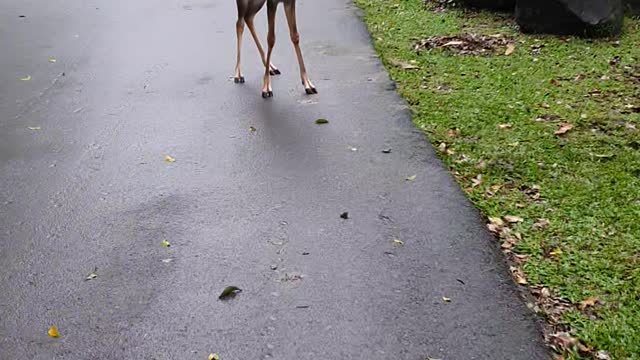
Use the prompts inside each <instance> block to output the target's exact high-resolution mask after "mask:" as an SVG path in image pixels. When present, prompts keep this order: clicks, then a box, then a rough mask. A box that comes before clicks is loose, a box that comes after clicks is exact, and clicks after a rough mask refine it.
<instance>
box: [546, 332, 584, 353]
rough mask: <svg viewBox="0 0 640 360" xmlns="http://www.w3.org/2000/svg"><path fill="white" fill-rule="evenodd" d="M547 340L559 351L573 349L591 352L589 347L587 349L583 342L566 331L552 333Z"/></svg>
mask: <svg viewBox="0 0 640 360" xmlns="http://www.w3.org/2000/svg"><path fill="white" fill-rule="evenodd" d="M549 340H550V342H551V345H552V346H553V347H554V348H556V350H558V351H559V352H564V351H571V350H574V349H575V350H578V351H580V352H581V353H585V354H588V353H590V352H591V349H589V348H588V347H587V346H586V345H585V344H583V343H582V342H581V341H580V340H578V339H576V338H574V337H573V336H571V335H570V334H569V333H566V332H559V333H555V334H552V335H550V337H549Z"/></svg>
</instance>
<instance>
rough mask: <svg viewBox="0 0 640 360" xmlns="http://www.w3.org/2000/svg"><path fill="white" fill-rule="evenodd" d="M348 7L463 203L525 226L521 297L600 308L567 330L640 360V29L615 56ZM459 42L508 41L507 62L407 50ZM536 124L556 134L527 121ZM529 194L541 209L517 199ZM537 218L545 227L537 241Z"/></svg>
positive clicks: (430, 15)
mask: <svg viewBox="0 0 640 360" xmlns="http://www.w3.org/2000/svg"><path fill="white" fill-rule="evenodd" d="M355 2H356V3H357V4H358V5H359V6H360V7H361V8H362V9H363V10H364V13H365V20H366V22H367V24H368V26H369V30H370V32H371V33H372V36H373V38H374V42H375V46H376V49H377V50H378V51H379V53H380V54H381V57H382V59H383V61H384V63H385V64H386V65H387V68H388V69H389V72H390V74H391V76H392V78H393V79H394V80H396V81H397V82H398V89H399V92H400V93H401V94H402V96H404V97H405V99H406V100H407V101H408V103H409V104H410V105H411V107H412V110H413V113H414V121H415V124H416V126H418V127H419V128H421V129H423V130H424V131H425V132H426V133H427V135H428V137H429V139H430V140H431V141H432V142H433V143H434V144H435V145H436V146H438V145H440V144H441V143H446V144H447V145H448V146H449V148H450V149H453V151H454V152H455V154H445V153H443V154H442V158H443V161H444V162H445V163H446V164H447V165H448V166H449V167H450V168H451V169H452V171H454V173H455V174H456V178H457V180H458V181H459V183H460V185H461V187H463V188H464V189H466V190H465V191H466V192H467V194H468V196H469V198H470V199H471V200H472V201H473V202H474V203H475V205H476V206H477V207H478V208H480V209H481V211H482V212H483V213H484V214H485V215H486V216H492V217H496V216H497V217H499V216H503V215H507V214H510V215H517V216H521V217H523V218H524V219H525V221H524V222H523V223H521V224H519V225H518V226H517V227H516V228H515V229H514V231H517V232H520V233H521V234H522V235H523V239H522V241H521V242H519V243H518V245H517V246H516V248H515V252H516V253H518V254H523V255H529V256H530V257H529V258H528V260H527V261H526V262H525V263H524V265H523V270H524V271H525V273H526V275H527V278H528V280H529V284H531V285H543V286H547V287H549V288H550V289H552V291H553V292H554V294H555V295H557V296H559V297H561V298H563V299H566V300H568V301H570V302H572V303H574V304H578V303H579V302H580V301H582V300H584V299H587V298H590V297H597V298H598V299H599V300H600V301H601V302H602V304H601V305H599V306H597V307H596V308H595V316H593V314H592V316H587V315H586V314H583V313H581V312H580V311H579V310H577V309H576V310H574V311H570V312H568V313H566V314H565V315H564V316H563V324H564V325H566V326H568V327H570V328H571V329H572V331H573V332H574V334H575V335H576V337H578V338H579V339H580V340H582V341H583V342H584V343H585V344H587V345H589V346H590V347H592V348H594V349H597V350H604V351H608V352H610V353H611V355H612V356H613V358H614V359H640V113H638V112H637V110H635V112H634V110H631V109H629V108H627V106H628V105H633V106H640V79H636V78H634V77H633V76H630V75H631V74H640V45H639V44H640V21H638V20H632V19H627V21H626V25H625V34H624V35H623V36H622V37H621V38H620V39H617V40H619V43H616V42H615V40H610V39H605V40H588V39H580V38H566V37H565V38H557V37H551V36H529V35H523V34H519V33H518V32H517V28H516V26H515V24H514V22H513V19H511V18H509V17H507V16H506V15H495V14H491V13H485V12H480V13H474V12H463V11H462V10H452V9H448V10H447V11H444V12H435V11H433V9H431V8H429V7H425V5H424V0H355ZM460 33H478V34H485V35H489V34H497V33H501V34H504V35H507V36H511V37H513V38H514V40H515V41H516V51H515V53H514V54H512V55H511V56H505V55H504V49H502V50H501V51H499V52H498V53H496V54H492V55H488V56H486V55H485V56H471V55H456V54H454V53H452V52H450V51H448V50H443V49H434V50H424V51H422V52H421V53H417V52H416V51H414V50H413V45H415V43H416V42H417V40H419V39H423V38H427V37H430V36H434V35H455V34H460ZM541 44H544V47H542V48H541V49H540V53H539V54H534V53H533V50H532V46H538V45H541ZM616 56H619V57H620V60H619V63H618V65H616V66H614V65H611V64H610V61H611V60H612V59H614V57H616ZM398 60H399V61H402V62H405V63H411V64H414V65H417V66H419V69H418V70H405V69H402V67H399V66H396V65H397V64H398ZM394 64H395V65H394ZM578 76H580V77H579V78H578V79H576V77H578ZM552 79H553V80H555V81H554V82H552V81H551V80H552ZM558 85H560V86H558ZM443 89H448V90H447V91H443ZM594 90H598V91H600V92H601V93H600V94H599V95H600V96H590V93H591V94H593V91H594ZM596 95H597V94H596ZM547 105H548V107H547ZM544 115H557V116H558V117H559V119H560V121H559V122H536V121H535V119H536V118H539V117H541V116H544ZM561 122H562V123H564V122H566V123H570V124H572V125H573V126H574V128H573V129H572V130H571V131H569V132H568V134H566V135H565V136H558V135H555V134H554V132H555V131H556V130H557V129H558V127H559V124H560V123H561ZM500 124H511V126H512V127H511V128H509V129H501V128H500V127H499V125H500ZM634 126H635V127H637V129H638V130H634V129H633V127H634ZM452 128H458V129H459V131H460V134H459V135H457V136H455V135H452V134H451V133H450V131H449V130H450V129H452ZM481 162H484V163H486V164H487V166H486V167H484V168H483V167H482V166H478V164H479V163H481ZM479 174H482V184H481V185H480V186H476V187H472V186H471V184H472V182H471V181H472V179H474V178H476V177H477V176H478V175H479ZM495 185H501V186H502V187H501V188H500V190H498V192H497V194H495V195H491V194H488V193H487V191H488V190H489V189H491V187H492V186H495ZM534 185H536V186H539V187H540V199H539V200H537V201H536V200H532V199H531V198H530V197H528V196H527V195H526V194H525V192H524V191H523V189H526V188H527V187H528V188H531V187H533V186H534ZM495 189H496V188H495V187H494V190H495ZM538 218H547V219H549V220H550V222H551V225H550V226H549V227H548V228H546V229H544V230H534V229H533V228H532V225H533V223H534V222H535V221H536V219H538ZM558 250H559V251H558ZM569 358H574V359H577V358H580V355H578V354H570V355H569Z"/></svg>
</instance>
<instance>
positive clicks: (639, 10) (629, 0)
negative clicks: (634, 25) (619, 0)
mask: <svg viewBox="0 0 640 360" xmlns="http://www.w3.org/2000/svg"><path fill="white" fill-rule="evenodd" d="M624 8H625V10H627V13H629V14H631V15H634V16H640V0H624Z"/></svg>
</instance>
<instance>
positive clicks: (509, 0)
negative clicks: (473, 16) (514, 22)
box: [459, 0, 516, 11]
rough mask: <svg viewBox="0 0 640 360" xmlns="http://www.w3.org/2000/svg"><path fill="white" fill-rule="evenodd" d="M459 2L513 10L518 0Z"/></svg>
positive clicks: (478, 7) (470, 5) (476, 6)
mask: <svg viewBox="0 0 640 360" xmlns="http://www.w3.org/2000/svg"><path fill="white" fill-rule="evenodd" d="M459 3H460V4H462V5H465V6H468V7H472V8H477V9H489V10H496V11H513V9H515V7H516V0H460V1H459Z"/></svg>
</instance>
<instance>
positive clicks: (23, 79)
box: [20, 75, 31, 81]
mask: <svg viewBox="0 0 640 360" xmlns="http://www.w3.org/2000/svg"><path fill="white" fill-rule="evenodd" d="M20 80H22V81H29V80H31V75H27V76H25V77H21V78H20Z"/></svg>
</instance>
